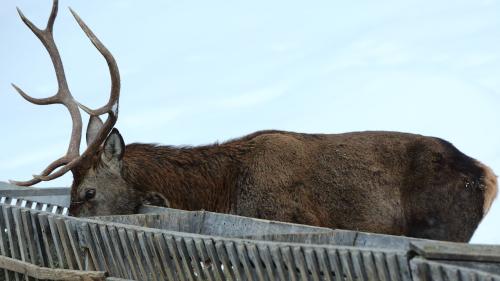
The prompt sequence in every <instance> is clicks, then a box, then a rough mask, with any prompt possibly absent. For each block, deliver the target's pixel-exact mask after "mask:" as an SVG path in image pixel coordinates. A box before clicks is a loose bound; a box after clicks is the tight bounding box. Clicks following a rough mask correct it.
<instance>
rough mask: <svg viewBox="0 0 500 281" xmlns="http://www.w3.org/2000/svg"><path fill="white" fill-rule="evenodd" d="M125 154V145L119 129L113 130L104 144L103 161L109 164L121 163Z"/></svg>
mask: <svg viewBox="0 0 500 281" xmlns="http://www.w3.org/2000/svg"><path fill="white" fill-rule="evenodd" d="M124 152H125V143H124V142H123V138H122V136H121V135H120V132H118V130H117V129H115V128H113V130H112V131H111V133H110V134H109V136H108V138H107V139H106V141H105V142H104V148H103V153H102V160H103V161H104V162H105V163H107V164H114V163H119V162H120V161H121V160H122V158H123V153H124Z"/></svg>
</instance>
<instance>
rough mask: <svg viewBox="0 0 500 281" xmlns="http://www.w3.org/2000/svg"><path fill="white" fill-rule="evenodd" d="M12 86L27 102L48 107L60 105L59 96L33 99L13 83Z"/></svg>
mask: <svg viewBox="0 0 500 281" xmlns="http://www.w3.org/2000/svg"><path fill="white" fill-rule="evenodd" d="M11 85H12V87H14V89H15V90H16V91H17V92H18V93H19V94H20V95H21V97H23V98H24V99H25V100H27V101H29V102H31V103H34V104H36V105H47V104H54V103H60V102H59V97H58V96H57V95H54V96H52V97H48V98H43V99H37V98H34V97H31V96H29V95H28V94H26V93H25V92H24V91H23V90H21V88H19V87H18V86H16V84H14V83H12V84H11Z"/></svg>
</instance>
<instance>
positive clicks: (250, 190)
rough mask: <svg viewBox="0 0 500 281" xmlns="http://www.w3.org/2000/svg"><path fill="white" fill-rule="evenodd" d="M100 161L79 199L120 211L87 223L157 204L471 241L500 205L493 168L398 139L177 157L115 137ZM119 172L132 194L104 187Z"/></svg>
mask: <svg viewBox="0 0 500 281" xmlns="http://www.w3.org/2000/svg"><path fill="white" fill-rule="evenodd" d="M99 155H100V157H96V159H95V160H94V163H93V164H92V166H91V167H89V168H88V169H87V172H84V173H83V174H80V175H79V174H75V175H76V176H75V182H74V185H73V190H75V191H76V192H75V193H74V194H73V196H74V197H75V198H73V199H75V200H78V201H81V200H84V199H85V192H84V190H85V189H86V188H87V187H88V186H99V188H98V190H97V193H98V194H99V193H109V194H108V195H107V196H106V198H108V202H106V204H107V206H112V208H109V209H107V210H103V209H101V208H99V206H98V205H96V206H95V207H94V206H92V205H93V204H92V202H87V203H84V205H85V204H87V205H88V206H86V207H84V209H85V211H84V213H83V214H84V215H99V214H102V213H100V212H101V211H102V212H104V213H109V214H118V213H134V212H135V211H136V210H137V208H138V207H139V206H140V204H141V203H142V202H143V201H141V200H144V198H151V196H152V195H151V194H155V195H156V196H157V197H158V196H160V197H162V198H165V200H166V202H168V203H167V205H169V206H170V207H173V208H180V209H187V210H199V209H205V210H210V211H215V212H224V213H230V214H236V215H242V216H249V217H257V218H264V219H270V220H278V221H287V222H294V223H302V224H309V225H317V226H325V227H331V228H342V229H354V230H360V231H367V232H377V233H386V234H394V235H405V236H412V237H419V238H429V239H437V240H449V241H468V240H469V239H470V237H471V236H472V234H473V232H474V230H475V229H476V227H477V225H478V224H479V222H480V221H481V219H482V218H483V216H484V215H485V214H486V212H487V211H488V208H489V207H490V205H491V203H492V200H493V198H494V197H495V195H496V176H495V175H494V174H493V173H492V171H491V170H490V169H489V168H488V167H486V166H484V165H483V164H481V163H479V162H478V161H476V160H474V159H472V158H470V157H468V156H466V155H464V154H463V153H461V152H460V151H458V150H457V149H456V148H455V147H454V146H453V145H451V144H450V143H448V142H446V141H444V140H441V139H438V138H432V137H425V136H420V135H414V134H406V133H398V132H355V133H346V134H330V135H328V134H299V133H292V132H283V131H262V132H257V133H254V134H251V135H248V136H245V137H243V138H240V139H236V140H232V141H228V142H226V143H222V144H214V145H208V146H200V147H170V146H158V145H151V144H130V145H127V146H124V145H123V139H122V137H121V135H120V134H119V132H118V131H117V130H116V129H115V130H113V132H112V133H111V134H110V136H109V137H108V140H107V141H106V143H105V145H104V149H103V151H101V152H100V153H99ZM112 171H114V173H116V175H118V176H119V177H120V178H121V179H120V181H122V185H124V186H126V189H125V190H124V189H123V187H117V186H114V185H113V184H112V183H109V184H107V185H102V184H100V183H99V179H102V177H100V175H103V174H104V175H109V174H112V173H113V172H112ZM89 173H90V174H89ZM86 179H87V180H86ZM88 179H93V180H88ZM105 186H106V187H105ZM125 194H127V195H130V197H128V196H127V195H125ZM127 197H128V198H127ZM153 197H154V196H153ZM112 198H115V199H114V200H113V199H112ZM146 200H147V199H146ZM89 201H91V200H89ZM160 201H161V200H160ZM153 203H154V200H153ZM78 209H79V208H73V209H72V210H71V211H73V212H75V214H78V213H79V210H78Z"/></svg>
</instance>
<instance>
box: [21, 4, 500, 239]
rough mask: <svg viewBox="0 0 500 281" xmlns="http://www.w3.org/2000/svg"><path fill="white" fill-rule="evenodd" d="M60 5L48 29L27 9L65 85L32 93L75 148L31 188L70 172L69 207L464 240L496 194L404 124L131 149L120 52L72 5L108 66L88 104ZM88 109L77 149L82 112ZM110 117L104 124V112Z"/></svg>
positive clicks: (479, 173) (85, 212)
mask: <svg viewBox="0 0 500 281" xmlns="http://www.w3.org/2000/svg"><path fill="white" fill-rule="evenodd" d="M57 11H58V1H57V0H53V4H52V10H51V13H50V16H49V19H48V22H47V25H46V27H45V28H44V29H40V28H38V27H36V26H35V25H34V24H33V23H32V22H31V21H30V20H29V19H28V18H26V17H25V16H24V15H23V14H22V12H21V10H18V12H19V15H20V17H21V19H22V20H23V22H24V23H25V24H26V25H27V26H28V27H29V29H30V30H31V31H32V32H33V33H34V34H35V35H36V36H37V37H38V38H39V39H40V41H41V42H42V43H43V45H44V46H45V48H46V49H47V51H48V54H49V56H50V58H51V61H52V63H53V65H54V70H55V73H56V78H57V82H58V90H57V92H56V93H55V94H54V95H53V96H50V97H47V98H33V97H31V96H30V95H28V94H27V93H25V92H24V91H23V90H21V88H19V87H17V86H15V85H13V86H14V88H15V90H16V91H17V92H18V93H19V94H20V95H21V96H22V97H23V98H24V99H26V100H27V101H29V102H31V103H34V104H37V105H49V104H62V105H64V106H65V107H66V108H67V109H68V111H69V114H70V116H71V119H72V121H73V127H72V133H71V138H70V142H69V147H68V150H67V153H66V154H65V155H64V156H62V157H60V158H58V159H56V160H55V161H53V162H52V163H50V164H49V165H48V166H47V167H46V168H45V169H44V170H43V171H42V172H41V173H40V174H38V175H35V176H34V177H33V178H32V179H30V180H27V181H12V182H13V183H15V184H17V185H23V186H30V185H34V184H36V183H39V182H41V181H50V180H52V179H55V178H58V177H60V176H62V175H63V174H65V173H66V172H68V171H71V172H72V173H73V185H72V191H71V206H70V212H71V213H72V214H74V215H80V216H95V215H109V214H132V213H134V212H136V211H137V209H138V208H139V206H140V205H141V204H142V203H145V202H146V203H152V204H157V205H163V206H171V207H174V208H180V209H187V210H199V209H205V210H210V211H215V212H225V213H231V214H237V215H242V216H250V217H257V218H265V219H271V220H280V221H288V222H295V223H303V224H310V225H318V226H326V227H332V228H344V229H354V230H361V231H369V232H379V233H387V234H395V235H407V236H413V237H421V238H430V239H438V240H451V241H468V240H469V239H470V237H471V236H472V234H473V232H474V230H475V229H476V227H477V225H478V224H479V222H480V221H481V219H482V218H483V216H484V215H485V214H486V213H487V211H488V209H489V208H490V206H491V203H492V201H493V200H494V198H495V197H496V193H497V182H496V176H495V175H494V174H493V172H492V171H491V170H490V169H489V168H488V167H486V166H485V165H483V164H481V163H480V162H478V161H476V160H474V159H472V158H469V157H467V156H466V155H464V154H462V153H461V152H460V151H458V150H457V149H456V148H455V147H453V145H451V144H450V143H448V142H446V141H443V140H441V139H437V138H431V137H424V136H420V135H412V134H405V133H397V132H358V133H347V134H338V135H325V134H323V135H320V134H314V135H313V134H299V133H292V132H283V131H262V132H257V133H254V134H251V135H248V136H245V137H243V138H240V139H236V140H232V141H229V142H226V143H223V144H214V145H208V146H201V147H169V146H158V145H151V144H131V145H128V146H125V145H124V141H123V138H122V136H121V135H120V133H119V132H118V130H116V129H113V127H114V125H115V123H116V121H117V118H118V104H119V96H120V73H119V71H118V66H117V63H116V60H115V59H114V57H113V56H112V54H111V53H110V52H109V50H108V49H107V48H106V47H105V46H104V45H103V44H102V43H101V41H100V40H99V39H98V38H97V37H96V36H95V34H94V33H93V32H92V31H91V30H90V28H89V27H88V26H87V25H86V24H85V22H84V21H83V20H82V19H81V18H80V17H79V16H78V15H77V14H76V13H75V12H74V11H73V10H71V13H72V14H73V16H74V17H75V19H76V21H77V23H78V24H79V25H80V27H81V28H82V30H83V31H84V33H85V35H86V36H87V37H88V38H89V40H90V41H91V42H92V43H93V44H94V46H95V47H96V48H97V50H98V51H99V52H100V53H101V55H102V56H103V57H104V59H105V60H106V62H107V65H108V68H109V73H110V78H111V90H110V96H109V99H108V102H107V103H106V104H105V105H104V106H102V107H99V108H97V109H90V108H88V107H86V106H85V105H83V104H81V103H79V102H78V101H77V100H76V99H74V97H73V96H72V94H71V92H70V89H69V86H68V83H67V81H66V75H65V72H64V68H63V64H62V60H61V57H60V55H59V51H58V48H57V46H56V43H55V41H54V37H53V26H54V22H55V19H56V16H57ZM80 109H81V110H83V111H84V112H86V113H88V114H89V115H90V119H89V120H90V123H89V125H88V126H87V135H86V137H87V145H88V147H87V149H86V150H85V152H83V153H82V154H80V151H79V149H80V142H81V134H82V127H83V126H82V117H81V114H80ZM102 115H107V119H106V121H105V122H102V121H101V119H100V116H102Z"/></svg>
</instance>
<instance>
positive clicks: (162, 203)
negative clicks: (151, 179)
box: [142, 191, 170, 208]
mask: <svg viewBox="0 0 500 281" xmlns="http://www.w3.org/2000/svg"><path fill="white" fill-rule="evenodd" d="M142 204H145V205H153V206H158V207H167V208H168V207H170V202H169V201H168V199H167V198H165V196H163V194H161V193H158V192H155V191H149V192H148V193H146V195H145V196H144V198H142Z"/></svg>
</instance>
